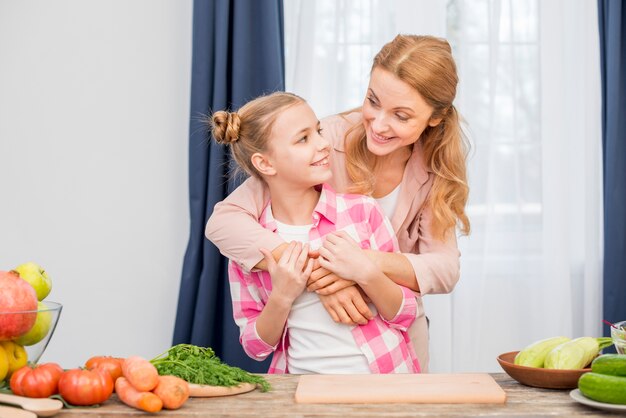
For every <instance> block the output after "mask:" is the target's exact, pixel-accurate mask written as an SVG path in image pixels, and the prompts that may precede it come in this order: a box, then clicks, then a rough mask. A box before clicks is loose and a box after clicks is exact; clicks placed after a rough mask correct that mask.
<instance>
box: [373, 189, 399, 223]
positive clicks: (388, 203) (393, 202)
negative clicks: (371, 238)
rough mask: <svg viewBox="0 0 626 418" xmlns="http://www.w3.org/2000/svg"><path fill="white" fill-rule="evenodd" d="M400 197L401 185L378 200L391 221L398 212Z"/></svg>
mask: <svg viewBox="0 0 626 418" xmlns="http://www.w3.org/2000/svg"><path fill="white" fill-rule="evenodd" d="M399 196H400V185H399V184H398V185H397V186H396V188H395V189H393V190H392V191H391V192H390V193H389V194H388V195H387V196H383V197H381V198H379V199H376V201H377V202H378V204H379V205H380V207H381V208H382V209H383V212H385V215H387V218H389V219H391V218H392V217H393V213H394V212H395V211H396V207H397V206H398V197H399Z"/></svg>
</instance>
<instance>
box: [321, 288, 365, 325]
mask: <svg viewBox="0 0 626 418" xmlns="http://www.w3.org/2000/svg"><path fill="white" fill-rule="evenodd" d="M319 298H320V300H321V302H322V305H324V309H326V310H327V311H328V313H329V314H330V317H331V318H332V319H333V321H335V322H339V323H342V324H346V325H357V324H358V325H365V324H367V322H368V321H369V320H370V319H372V318H373V317H374V315H373V314H372V311H371V310H370V308H369V307H368V306H367V303H365V300H364V298H363V295H362V294H361V292H360V291H359V288H358V287H357V286H350V287H347V288H345V289H342V290H339V291H338V292H336V293H333V294H332V295H327V296H324V295H320V297H319Z"/></svg>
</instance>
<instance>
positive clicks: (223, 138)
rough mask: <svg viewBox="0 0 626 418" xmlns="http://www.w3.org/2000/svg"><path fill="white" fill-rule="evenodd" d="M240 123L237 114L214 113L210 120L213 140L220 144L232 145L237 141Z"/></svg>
mask: <svg viewBox="0 0 626 418" xmlns="http://www.w3.org/2000/svg"><path fill="white" fill-rule="evenodd" d="M240 123H241V120H240V119H239V115H238V114H237V112H226V111H224V110H219V111H217V112H215V113H214V114H213V117H212V118H211V130H212V133H213V138H215V140H216V141H217V142H218V143H220V144H232V143H233V142H235V141H237V140H238V139H239V125H240Z"/></svg>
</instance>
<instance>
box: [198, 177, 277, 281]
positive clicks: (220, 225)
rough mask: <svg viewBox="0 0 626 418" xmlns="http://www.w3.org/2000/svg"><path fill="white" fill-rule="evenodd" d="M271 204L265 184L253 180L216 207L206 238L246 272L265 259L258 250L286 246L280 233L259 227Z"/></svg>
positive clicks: (246, 182) (207, 228)
mask: <svg viewBox="0 0 626 418" xmlns="http://www.w3.org/2000/svg"><path fill="white" fill-rule="evenodd" d="M268 201H269V192H268V190H267V187H266V186H265V184H264V183H263V182H262V181H261V180H258V179H256V178H252V177H251V178H249V179H247V180H246V181H244V182H243V184H241V185H240V186H239V187H237V188H236V189H235V190H234V191H233V192H232V193H231V194H230V195H229V196H228V197H227V198H226V199H224V200H223V201H221V202H219V203H217V204H216V205H215V207H214V208H213V213H212V214H211V217H210V218H209V220H208V222H207V224H206V228H205V235H206V237H207V238H208V239H209V240H210V241H211V242H213V244H215V246H217V248H218V249H219V250H220V252H221V253H222V254H223V255H224V256H226V257H228V258H229V259H231V260H233V261H235V262H237V263H239V264H241V265H243V266H244V267H245V268H246V269H247V270H252V269H253V268H255V267H256V265H257V264H258V263H259V261H261V260H262V259H263V255H262V254H261V253H260V252H259V248H261V247H262V248H268V249H271V250H274V249H276V248H277V247H279V246H280V245H281V244H283V243H284V241H283V240H282V239H281V238H280V237H279V236H278V235H277V234H274V233H273V232H271V231H268V230H267V229H265V228H263V227H262V226H261V225H260V224H259V217H260V216H261V213H262V212H263V209H264V208H265V206H266V205H267V202H268Z"/></svg>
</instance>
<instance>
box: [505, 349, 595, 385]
mask: <svg viewBox="0 0 626 418" xmlns="http://www.w3.org/2000/svg"><path fill="white" fill-rule="evenodd" d="M517 353H519V351H510V352H508V353H504V354H500V355H499V356H498V363H500V366H501V367H502V368H503V369H504V371H505V372H506V373H507V374H508V375H509V376H511V377H512V378H513V379H515V380H517V381H518V382H520V383H521V384H523V385H526V386H533V387H536V388H545V389H574V388H577V387H578V378H579V377H580V376H581V375H582V374H583V373H587V372H590V371H591V368H587V369H578V370H556V369H542V368H538V367H526V366H518V365H516V364H515V363H514V360H515V356H516V355H517Z"/></svg>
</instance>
